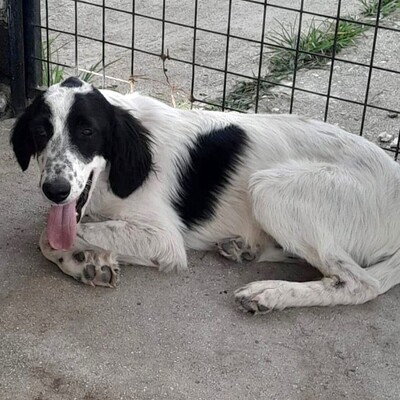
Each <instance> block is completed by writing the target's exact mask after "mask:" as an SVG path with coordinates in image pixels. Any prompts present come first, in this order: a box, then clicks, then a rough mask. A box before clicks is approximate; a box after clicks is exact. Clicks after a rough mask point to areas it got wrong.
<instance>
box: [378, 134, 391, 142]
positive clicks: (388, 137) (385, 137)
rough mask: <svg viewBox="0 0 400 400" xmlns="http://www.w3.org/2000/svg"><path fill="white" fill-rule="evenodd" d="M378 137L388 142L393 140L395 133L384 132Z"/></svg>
mask: <svg viewBox="0 0 400 400" xmlns="http://www.w3.org/2000/svg"><path fill="white" fill-rule="evenodd" d="M378 139H379V141H380V142H383V143H387V142H390V141H391V140H393V135H390V134H389V133H386V132H382V133H380V134H379V135H378Z"/></svg>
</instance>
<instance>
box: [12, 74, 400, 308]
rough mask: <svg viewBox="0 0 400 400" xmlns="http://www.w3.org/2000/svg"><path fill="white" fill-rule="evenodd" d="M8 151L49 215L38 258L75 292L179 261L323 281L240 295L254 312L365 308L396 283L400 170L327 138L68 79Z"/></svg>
mask: <svg viewBox="0 0 400 400" xmlns="http://www.w3.org/2000/svg"><path fill="white" fill-rule="evenodd" d="M11 143H12V145H13V148H14V151H15V154H16V157H17V160H18V162H19V164H20V166H21V167H22V169H23V170H25V169H26V168H28V165H29V161H30V158H31V157H32V156H36V158H37V160H38V163H39V166H40V169H41V178H40V187H41V189H42V191H43V193H44V195H45V197H46V198H47V199H48V200H49V201H50V202H51V209H50V212H49V218H48V224H47V228H46V229H45V231H44V232H43V234H42V236H41V239H40V246H41V249H42V252H43V254H44V256H45V257H46V258H48V259H49V260H51V261H52V262H54V263H55V264H57V265H58V266H59V268H60V269H61V270H62V271H63V272H65V273H66V274H68V275H71V276H72V277H74V278H75V279H77V280H79V281H81V282H83V283H86V284H90V285H100V286H115V285H116V284H117V283H118V275H119V268H118V264H119V263H123V264H140V265H148V266H152V267H158V268H159V269H160V270H166V271H169V270H178V271H179V270H183V269H185V268H186V267H187V259H186V249H187V248H191V249H202V250H205V249H206V250H218V251H219V252H220V253H221V254H222V255H224V256H226V257H228V258H230V259H232V260H235V261H243V260H257V261H271V262H279V261H282V262H288V261H289V262H293V260H294V257H298V258H300V259H304V260H306V261H307V262H308V263H310V264H311V265H313V266H314V267H316V268H317V269H318V270H319V271H321V273H322V275H323V278H322V279H321V280H319V281H311V282H305V283H297V282H286V281H260V282H253V283H250V284H248V285H247V286H245V287H243V288H241V289H239V290H237V291H236V294H235V296H236V299H237V302H238V303H239V305H240V306H241V307H242V308H244V309H245V310H248V311H251V312H266V311H269V310H271V309H283V308H285V307H296V306H323V305H324V306H327V305H335V304H359V303H364V302H366V301H368V300H371V299H373V298H375V297H377V296H378V295H380V294H382V293H384V292H386V291H387V290H389V289H390V288H391V287H393V286H394V285H396V284H398V283H399V282H400V211H399V210H400V207H399V204H400V167H399V166H398V165H397V164H396V163H395V162H394V161H392V160H391V158H390V157H389V156H388V155H386V154H385V152H384V151H383V150H381V149H379V148H378V147H377V146H375V145H374V144H372V143H370V142H368V141H367V140H365V139H363V138H360V137H358V136H356V135H351V134H349V133H346V132H344V131H342V130H341V129H339V128H337V127H335V126H331V125H328V124H325V123H322V122H317V121H312V120H308V119H305V118H300V117H296V116H292V115H279V116H278V115H244V114H237V113H221V112H207V111H183V110H179V109H174V108H171V107H169V106H167V105H165V104H162V103H161V102H159V101H156V100H153V99H151V98H147V97H143V96H140V95H139V94H136V93H135V94H129V95H121V94H118V93H115V92H112V91H108V90H97V89H95V88H93V87H92V86H91V85H89V84H87V83H84V82H82V81H80V80H79V79H77V78H69V79H67V80H65V81H64V82H63V83H61V84H57V85H54V86H52V87H50V88H49V89H48V90H47V91H46V92H45V93H44V94H42V95H40V96H39V97H37V98H36V100H35V101H34V102H33V103H32V104H31V105H30V106H29V107H28V108H27V109H26V111H25V112H24V114H23V115H22V116H21V117H20V118H19V119H18V120H17V122H16V124H15V126H14V129H13V132H12V136H11ZM84 215H86V216H87V217H89V218H90V221H89V222H80V221H81V219H82V218H83V216H84Z"/></svg>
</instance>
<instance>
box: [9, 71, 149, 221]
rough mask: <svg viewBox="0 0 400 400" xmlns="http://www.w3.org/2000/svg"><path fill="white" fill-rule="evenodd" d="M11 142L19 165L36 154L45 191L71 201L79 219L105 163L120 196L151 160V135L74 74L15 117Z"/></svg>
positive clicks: (48, 195) (132, 187) (23, 165)
mask: <svg viewBox="0 0 400 400" xmlns="http://www.w3.org/2000/svg"><path fill="white" fill-rule="evenodd" d="M11 144H12V146H13V149H14V152H15V155H16V158H17V161H18V163H19V165H20V166H21V168H22V170H24V171H25V170H26V169H27V168H28V166H29V162H30V159H31V157H32V156H35V157H36V158H37V160H38V163H39V167H40V171H41V177H40V187H41V190H42V191H43V193H44V195H45V197H46V198H47V199H48V200H49V201H50V202H51V203H52V204H53V205H54V204H57V205H69V204H75V208H76V217H77V220H78V221H79V219H80V218H81V216H82V215H83V212H84V208H85V206H86V204H87V202H88V201H89V199H90V196H91V194H92V192H93V188H94V185H95V182H96V179H97V177H98V175H99V174H100V172H101V171H103V170H104V169H105V168H106V166H109V184H110V190H112V192H113V193H114V194H115V195H116V196H118V197H121V198H125V197H127V196H129V195H130V194H131V193H132V192H133V191H134V190H135V189H136V188H138V187H139V186H140V185H141V184H142V183H143V182H144V181H145V179H146V178H147V176H148V174H149V172H150V170H151V165H152V158H151V151H150V138H149V135H148V132H147V131H146V129H145V128H144V127H143V126H142V125H141V123H140V122H139V121H138V120H137V119H135V118H134V117H133V115H132V114H131V113H130V112H129V111H128V110H124V109H122V108H119V107H117V106H115V105H112V104H110V102H108V101H107V100H106V98H105V97H104V96H103V95H102V94H101V93H100V91H98V90H97V89H95V88H93V86H92V85H90V84H88V83H85V82H82V81H81V80H79V79H78V78H68V79H67V80H65V81H64V82H62V83H60V84H57V85H53V86H51V87H50V88H49V89H48V90H47V91H46V92H44V93H42V94H41V95H39V96H38V97H37V98H36V99H35V100H34V101H33V103H32V104H31V105H30V106H29V107H27V109H26V110H25V112H24V113H23V114H22V115H21V116H20V117H19V118H18V120H17V121H16V123H15V125H14V128H13V131H12V134H11Z"/></svg>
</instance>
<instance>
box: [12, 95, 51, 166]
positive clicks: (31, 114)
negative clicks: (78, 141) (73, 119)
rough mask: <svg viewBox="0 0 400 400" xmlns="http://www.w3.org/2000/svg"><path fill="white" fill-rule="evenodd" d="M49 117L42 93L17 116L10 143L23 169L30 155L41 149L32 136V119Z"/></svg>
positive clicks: (43, 119)
mask: <svg viewBox="0 0 400 400" xmlns="http://www.w3.org/2000/svg"><path fill="white" fill-rule="evenodd" d="M49 119H50V108H49V106H48V105H47V104H45V102H44V97H43V94H40V95H39V96H37V97H36V99H35V100H34V101H33V102H32V104H31V105H29V106H28V107H27V108H26V109H25V111H24V112H23V113H22V114H21V115H20V116H19V117H18V118H17V121H16V122H15V124H14V126H13V128H12V130H11V136H10V144H11V145H12V147H13V150H14V153H15V156H16V158H17V161H18V164H19V165H20V167H21V168H22V170H23V171H25V170H26V169H27V168H28V166H29V162H30V159H31V157H32V156H33V155H35V154H36V153H37V152H38V151H39V150H41V149H40V146H39V143H36V142H35V139H34V137H33V133H32V123H33V121H34V120H35V121H37V120H40V121H43V122H46V121H48V120H49ZM46 123H47V125H48V124H49V123H48V122H46Z"/></svg>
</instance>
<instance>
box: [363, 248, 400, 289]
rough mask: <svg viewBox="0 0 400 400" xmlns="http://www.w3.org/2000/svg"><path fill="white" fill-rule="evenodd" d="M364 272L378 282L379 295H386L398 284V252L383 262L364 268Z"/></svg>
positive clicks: (399, 256) (399, 252)
mask: <svg viewBox="0 0 400 400" xmlns="http://www.w3.org/2000/svg"><path fill="white" fill-rule="evenodd" d="M366 272H367V273H368V274H369V275H370V276H372V277H373V278H375V279H376V280H377V281H378V282H379V294H383V293H386V292H387V291H388V290H389V289H391V288H392V287H394V286H396V285H398V284H399V283H400V250H398V251H396V253H394V254H393V255H391V256H390V257H388V258H386V259H385V260H383V261H381V262H379V263H377V264H375V265H372V266H371V267H368V268H366Z"/></svg>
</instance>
